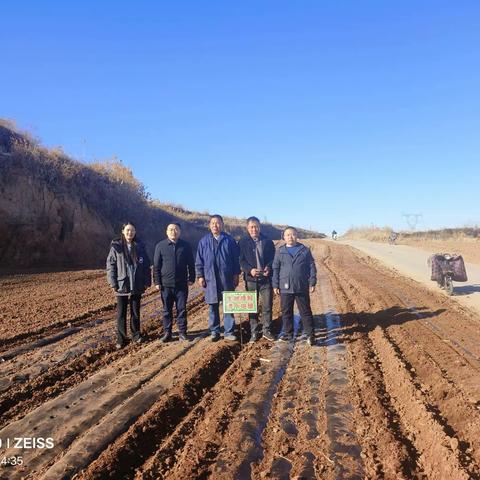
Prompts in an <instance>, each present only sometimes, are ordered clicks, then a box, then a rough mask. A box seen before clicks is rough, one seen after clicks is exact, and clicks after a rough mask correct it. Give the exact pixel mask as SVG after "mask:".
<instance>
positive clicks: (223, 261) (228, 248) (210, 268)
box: [195, 215, 240, 342]
mask: <svg viewBox="0 0 480 480" xmlns="http://www.w3.org/2000/svg"><path fill="white" fill-rule="evenodd" d="M209 228H210V233H208V234H207V235H205V236H204V237H203V238H202V239H201V240H200V242H199V243H198V249H197V258H196V260H195V272H196V276H197V280H198V284H199V285H200V286H201V287H203V288H205V302H206V303H208V304H209V307H210V310H209V316H208V328H209V329H210V334H211V340H212V342H215V341H217V340H219V338H220V312H219V305H220V302H221V301H222V292H224V291H233V290H235V287H236V286H237V285H238V277H239V275H240V264H239V252H238V246H237V243H236V242H235V240H234V239H233V237H231V236H230V235H229V234H228V233H225V232H224V231H223V218H222V217H221V216H220V215H212V216H211V217H210V223H209ZM223 325H224V338H225V340H231V341H236V340H237V337H236V336H235V319H234V318H233V315H232V314H224V315H223Z"/></svg>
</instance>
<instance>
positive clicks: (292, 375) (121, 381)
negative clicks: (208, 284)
mask: <svg viewBox="0 0 480 480" xmlns="http://www.w3.org/2000/svg"><path fill="white" fill-rule="evenodd" d="M309 243H310V245H311V247H312V249H313V254H314V256H315V258H316V261H317V268H318V277H319V284H318V288H317V290H316V292H315V293H314V294H313V295H312V308H313V312H314V316H315V323H316V329H317V341H318V345H317V346H315V347H309V346H308V345H307V344H306V342H305V341H303V340H302V339H301V338H297V339H296V341H295V342H292V343H288V344H284V343H278V342H275V343H272V342H268V341H266V340H261V341H259V342H257V343H255V344H248V343H246V342H247V341H248V339H249V330H248V325H247V322H246V321H245V320H243V321H241V322H240V323H241V333H242V339H243V343H242V344H240V343H238V344H232V343H228V342H224V341H220V342H217V343H211V342H209V340H208V339H207V338H205V335H206V333H207V332H206V331H205V327H206V315H207V310H206V308H205V306H204V304H203V299H202V295H201V293H200V292H198V291H195V290H194V291H192V292H191V296H190V299H189V312H190V320H189V321H190V333H191V336H192V338H193V341H192V342H191V343H188V344H186V343H181V342H178V341H175V342H172V343H169V344H166V345H163V344H161V343H160V342H159V340H158V336H159V335H160V334H161V333H162V329H161V327H160V325H159V314H160V302H159V299H158V296H157V295H154V294H151V295H148V296H147V297H146V298H145V300H144V308H143V311H142V315H143V328H144V330H145V333H146V335H147V337H148V342H147V343H145V344H143V345H129V346H128V347H127V348H126V349H124V350H122V351H116V350H114V348H113V333H114V323H113V310H112V305H111V298H110V297H108V296H105V297H104V294H105V295H106V293H105V292H103V291H102V290H101V289H102V288H103V287H101V285H103V281H104V279H103V276H102V274H101V272H97V273H96V274H94V273H93V272H91V273H92V275H97V277H95V278H93V279H91V281H90V284H89V286H88V289H89V292H90V291H91V290H92V286H93V287H94V288H93V290H95V291H96V293H95V294H94V295H93V300H91V301H92V302H94V303H95V302H96V303H95V309H94V311H92V312H90V313H88V311H87V312H85V311H84V306H83V304H81V302H80V303H78V306H76V305H73V306H72V305H71V306H70V307H69V308H70V310H68V312H64V315H66V317H65V318H64V319H63V323H62V322H60V320H59V319H58V318H57V316H58V315H57V310H55V309H54V310H52V312H53V313H52V314H49V313H48V309H47V308H45V306H46V305H48V298H49V296H48V295H47V294H45V295H43V296H42V295H39V298H41V299H43V300H37V303H40V304H43V303H42V302H44V301H45V304H44V307H43V308H42V309H41V310H42V312H43V311H44V312H45V313H44V314H38V316H37V318H35V319H31V322H30V324H29V325H31V326H32V327H31V328H27V329H24V328H23V329H22V328H21V326H18V323H21V322H17V323H15V322H14V321H12V322H11V328H10V329H7V330H6V331H5V333H4V334H2V335H3V337H2V339H0V340H1V341H2V342H3V343H1V344H0V345H1V352H0V357H2V358H3V359H4V361H3V362H2V363H0V412H1V420H0V421H1V424H0V439H1V440H2V446H1V451H0V458H3V457H4V456H6V457H8V458H11V457H12V456H13V457H17V456H22V461H23V465H17V466H7V465H5V464H2V465H1V466H0V478H11V479H16V478H18V479H19V478H22V477H24V478H32V479H33V478H35V479H37V478H39V479H40V478H42V479H61V478H65V479H66V478H72V477H73V476H75V478H76V479H94V478H97V479H103V478H112V479H118V478H137V479H140V478H146V479H159V478H167V479H182V480H183V479H186V478H215V479H229V478H232V479H234V478H235V479H236V478H239V479H243V478H253V479H257V478H276V479H287V478H322V479H328V480H333V479H337V478H349V479H355V478H358V479H361V478H387V479H444V478H452V479H478V478H480V437H479V435H478V432H479V431H480V341H479V340H480V328H479V326H480V323H479V321H480V318H479V316H478V314H477V313H476V312H474V311H472V310H470V309H468V308H466V307H465V306H463V305H462V304H459V303H458V302H456V301H455V299H452V298H449V297H446V296H444V295H442V294H441V293H440V292H434V291H431V290H429V289H427V288H424V287H423V286H422V285H421V284H419V283H418V282H416V281H414V280H411V279H408V278H405V277H403V276H401V275H400V274H399V273H398V272H395V271H392V270H388V269H387V268H385V267H383V266H382V265H381V264H380V263H379V262H378V261H375V260H372V259H371V258H370V257H368V256H367V255H366V254H364V253H361V252H359V251H358V250H353V249H352V248H350V247H348V246H345V245H339V244H332V243H327V242H323V241H320V240H312V241H310V242H309ZM65 275H67V274H65ZM62 278H63V279H65V278H67V279H68V275H67V276H66V277H62ZM2 281H4V282H6V281H11V279H2ZM32 282H33V280H32ZM96 282H97V283H98V288H95V286H96V285H97V283H96ZM70 288H71V287H70V286H69V285H68V284H61V285H59V284H57V286H56V289H55V291H61V290H62V289H70ZM17 294H18V297H16V295H17ZM88 294H89V295H91V293H88ZM22 295H23V297H22ZM78 295H80V296H81V292H79V293H78ZM86 295H87V293H86ZM17 298H18V299H19V298H23V299H24V300H23V302H26V303H27V304H28V301H26V300H25V294H24V292H22V285H21V283H17V288H15V287H13V286H12V287H11V290H10V300H9V301H10V303H11V304H13V303H14V302H15V303H16V305H17V308H18V310H19V311H18V312H17V315H18V316H19V317H20V318H21V317H22V315H23V313H24V312H23V310H22V309H23V308H25V309H26V310H28V311H30V309H31V306H29V305H25V306H23V305H24V304H23V303H22V301H20V300H18V299H17ZM102 299H103V300H102ZM2 302H5V299H2ZM102 302H103V303H102ZM4 308H5V307H4ZM274 314H275V318H276V319H275V325H276V329H277V332H278V331H279V329H280V320H279V318H278V317H279V308H278V300H276V302H275V305H274ZM42 315H43V316H42ZM17 318H18V317H17ZM16 329H18V330H16ZM9 330H11V332H13V331H16V332H17V333H11V332H10V331H9ZM7 339H8V341H7ZM15 438H22V439H23V443H22V445H20V446H23V447H24V448H15V447H14V446H13V445H12V443H10V448H6V447H8V446H7V444H6V441H7V439H10V440H12V439H15ZM25 438H35V439H36V441H37V448H26V446H31V442H32V441H30V443H28V442H26V441H25ZM40 438H42V439H45V438H51V439H52V441H51V445H50V446H51V448H41V447H39V446H38V439H40Z"/></svg>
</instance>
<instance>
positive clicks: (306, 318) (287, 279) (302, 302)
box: [272, 227, 317, 345]
mask: <svg viewBox="0 0 480 480" xmlns="http://www.w3.org/2000/svg"><path fill="white" fill-rule="evenodd" d="M297 238H298V232H297V229H296V228H294V227H287V228H286V229H285V230H284V232H283V239H284V240H285V245H282V246H281V247H280V248H279V249H278V250H277V252H276V253H275V258H274V260H273V266H272V268H273V277H272V286H273V291H274V292H275V293H276V294H277V295H280V304H281V308H282V318H283V336H281V337H280V338H279V340H280V341H284V342H288V341H290V340H292V334H293V303H294V302H296V303H297V307H298V310H299V312H300V317H301V319H302V324H303V330H304V332H305V335H306V336H307V342H308V344H309V345H315V331H314V326H313V315H312V309H311V307H310V293H313V292H314V291H315V285H316V284H317V270H316V268H315V260H314V259H313V256H312V252H311V251H310V249H309V248H307V247H306V246H305V245H303V244H301V243H299V242H297Z"/></svg>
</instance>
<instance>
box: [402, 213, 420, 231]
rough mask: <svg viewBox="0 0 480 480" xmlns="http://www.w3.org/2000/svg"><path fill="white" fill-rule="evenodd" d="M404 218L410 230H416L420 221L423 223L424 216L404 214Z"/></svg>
mask: <svg viewBox="0 0 480 480" xmlns="http://www.w3.org/2000/svg"><path fill="white" fill-rule="evenodd" d="M402 217H403V218H404V219H405V221H406V222H407V225H408V226H409V227H410V230H415V229H416V228H417V224H418V221H419V220H420V219H422V221H423V214H421V213H404V214H402Z"/></svg>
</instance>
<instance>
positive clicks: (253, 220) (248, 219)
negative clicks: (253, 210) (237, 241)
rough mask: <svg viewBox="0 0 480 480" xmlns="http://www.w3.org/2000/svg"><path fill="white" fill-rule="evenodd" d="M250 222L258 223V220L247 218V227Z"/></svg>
mask: <svg viewBox="0 0 480 480" xmlns="http://www.w3.org/2000/svg"><path fill="white" fill-rule="evenodd" d="M250 222H257V223H260V220H259V219H258V218H257V217H248V218H247V225H248V224H249V223H250Z"/></svg>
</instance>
